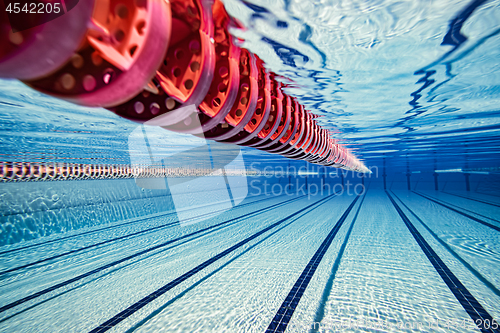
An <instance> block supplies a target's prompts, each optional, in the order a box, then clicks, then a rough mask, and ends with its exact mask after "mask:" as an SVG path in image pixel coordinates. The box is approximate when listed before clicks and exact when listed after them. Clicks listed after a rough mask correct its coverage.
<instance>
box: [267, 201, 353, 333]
mask: <svg viewBox="0 0 500 333" xmlns="http://www.w3.org/2000/svg"><path fill="white" fill-rule="evenodd" d="M358 199H359V195H358V196H356V198H355V199H354V200H353V202H352V203H351V205H350V206H349V207H348V208H347V210H346V211H345V212H344V214H343V215H342V216H341V217H340V219H339V220H338V221H337V223H336V224H335V226H334V227H333V228H332V230H331V231H330V233H329V234H328V236H326V238H325V240H324V241H323V243H321V245H320V247H319V248H318V250H317V251H316V253H314V255H313V257H312V258H311V260H309V263H308V264H307V266H306V268H304V270H303V271H302V274H300V276H299V278H298V279H297V281H296V282H295V284H294V285H293V287H292V289H291V290H290V292H289V293H288V296H287V297H286V298H285V301H284V302H283V304H281V306H280V308H279V309H278V312H276V315H275V316H274V318H273V320H272V321H271V323H270V324H269V326H268V328H267V330H266V333H276V332H284V331H285V330H286V327H287V326H288V323H289V322H290V319H291V318H292V315H293V313H294V311H295V309H296V308H297V305H298V304H299V302H300V299H301V297H302V295H303V294H304V292H305V290H306V288H307V285H308V284H309V282H310V281H311V278H312V277H313V275H314V273H315V272H316V269H317V268H318V265H319V263H320V262H321V260H322V259H323V256H324V255H325V253H326V251H327V250H328V248H329V247H330V245H331V244H332V242H333V239H334V238H335V236H336V235H337V232H338V231H339V229H340V227H341V226H342V224H343V223H344V221H345V220H346V219H347V216H348V215H349V213H350V212H351V210H352V208H353V207H354V205H355V204H356V202H357V201H358Z"/></svg>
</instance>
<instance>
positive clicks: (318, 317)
mask: <svg viewBox="0 0 500 333" xmlns="http://www.w3.org/2000/svg"><path fill="white" fill-rule="evenodd" d="M366 192H367V191H365V194H364V195H363V199H361V202H360V203H359V206H358V209H357V210H356V214H354V217H353V218H352V222H351V225H350V226H349V230H347V233H346V235H345V238H344V242H343V243H342V246H340V249H339V253H338V254H337V258H336V259H335V262H334V263H333V266H332V272H331V274H330V277H329V278H328V281H327V282H326V285H325V289H323V294H322V295H321V300H320V303H319V306H318V309H317V310H316V314H315V315H314V320H313V323H321V322H322V321H323V319H324V318H325V305H326V303H327V301H328V297H329V296H330V294H331V292H332V288H333V281H334V280H335V276H337V271H338V270H339V267H340V261H341V260H342V257H343V256H344V252H345V248H346V247H347V243H348V242H349V238H350V237H351V233H352V229H353V228H354V223H356V221H357V220H358V215H359V211H360V210H361V207H362V206H363V202H364V201H365V198H366ZM311 333H319V327H316V326H313V328H312V329H311Z"/></svg>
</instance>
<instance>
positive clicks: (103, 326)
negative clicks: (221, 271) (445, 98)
mask: <svg viewBox="0 0 500 333" xmlns="http://www.w3.org/2000/svg"><path fill="white" fill-rule="evenodd" d="M335 195H336V194H332V195H329V196H327V197H326V198H323V199H321V200H319V201H316V202H315V203H312V204H310V205H308V206H307V207H305V208H302V209H300V210H299V211H297V212H295V213H293V214H290V215H288V216H287V217H285V218H283V219H281V220H279V221H277V222H275V223H273V224H271V225H270V226H267V227H266V228H264V229H262V230H260V231H258V232H256V233H255V234H253V235H252V236H250V237H247V238H245V239H244V240H242V241H240V242H238V243H236V244H235V245H233V246H231V247H229V248H227V249H226V250H224V251H222V252H221V253H219V254H217V255H216V256H214V257H212V258H210V259H208V260H206V261H204V262H203V263H201V264H199V265H198V266H196V267H194V268H193V269H191V270H189V271H188V272H186V273H184V274H182V275H181V276H179V277H178V278H176V279H174V280H172V281H171V282H169V283H167V284H166V285H164V286H163V287H161V288H159V289H157V290H156V291H154V292H152V293H151V294H149V295H147V296H146V297H144V298H142V299H141V300H139V301H137V302H136V303H134V304H132V305H130V306H129V307H128V308H126V309H125V310H123V311H121V312H120V313H118V314H117V315H115V316H114V317H112V318H111V319H108V320H107V321H105V322H104V323H102V324H100V325H99V326H98V327H96V328H94V329H93V330H92V331H90V333H98V332H106V331H107V330H109V329H111V328H113V327H114V326H116V325H117V324H118V323H120V322H121V321H123V320H124V319H126V318H128V317H129V316H131V315H132V314H134V313H135V312H137V311H138V310H140V309H142V308H143V307H144V306H146V305H148V304H149V303H151V302H152V301H154V300H155V299H157V298H158V297H160V296H161V295H163V294H165V293H166V292H167V291H169V290H170V289H172V288H174V287H175V286H177V285H179V284H180V283H182V282H183V281H185V280H187V279H188V278H190V277H192V276H193V275H195V274H196V273H198V272H200V271H201V270H203V269H205V268H206V267H208V266H210V265H211V264H213V263H214V262H216V261H217V260H219V259H221V258H223V257H225V256H227V255H228V254H230V253H231V252H233V251H235V250H237V249H238V248H240V247H242V246H243V245H245V244H247V243H248V242H250V241H252V240H253V239H255V238H257V237H259V236H260V235H262V234H264V233H265V232H267V231H269V230H272V229H274V228H276V227H277V226H279V225H280V224H283V223H284V222H286V221H287V220H289V219H291V218H292V217H295V216H297V215H299V214H301V213H302V215H300V216H298V217H296V218H295V219H294V220H293V221H292V222H294V221H296V220H298V219H299V218H301V217H302V216H304V215H306V214H308V213H309V212H311V211H312V210H313V209H314V208H316V207H315V206H320V205H322V204H323V203H325V202H326V201H327V200H329V199H331V198H332V196H335ZM292 222H290V223H292Z"/></svg>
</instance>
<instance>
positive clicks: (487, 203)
mask: <svg viewBox="0 0 500 333" xmlns="http://www.w3.org/2000/svg"><path fill="white" fill-rule="evenodd" d="M443 193H446V194H449V195H454V196H456V197H460V198H464V199H467V200H472V201H477V202H480V203H484V204H486V205H490V206H496V207H500V205H498V204H495V203H492V202H486V201H483V200H479V199H474V198H469V197H466V196H464V195H460V194H455V193H450V192H443Z"/></svg>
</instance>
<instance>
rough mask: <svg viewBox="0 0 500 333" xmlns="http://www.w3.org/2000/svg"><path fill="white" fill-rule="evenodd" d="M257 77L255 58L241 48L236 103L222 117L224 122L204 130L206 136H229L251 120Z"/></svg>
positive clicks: (213, 137)
mask: <svg viewBox="0 0 500 333" xmlns="http://www.w3.org/2000/svg"><path fill="white" fill-rule="evenodd" d="M257 79H258V70H257V63H256V58H255V57H254V56H253V55H252V54H250V53H249V52H248V51H247V50H244V49H243V50H242V51H241V56H240V83H239V89H238V94H237V98H236V103H234V105H233V107H232V108H231V111H230V112H229V114H228V115H227V116H226V117H225V118H224V122H222V123H221V124H218V125H217V126H216V127H214V128H212V129H211V130H210V131H208V132H205V137H206V138H208V139H213V140H217V141H221V140H225V139H228V138H231V137H233V136H234V135H236V134H238V133H239V132H240V131H241V130H243V128H244V127H245V126H246V125H247V124H248V123H249V122H250V121H251V119H252V117H253V115H254V112H255V110H256V106H257V98H258V92H259V91H258V83H257Z"/></svg>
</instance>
